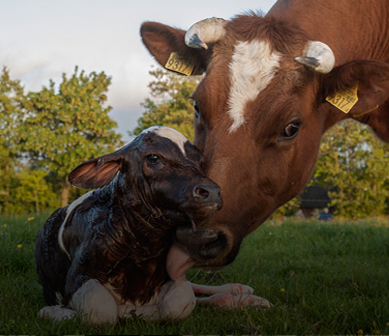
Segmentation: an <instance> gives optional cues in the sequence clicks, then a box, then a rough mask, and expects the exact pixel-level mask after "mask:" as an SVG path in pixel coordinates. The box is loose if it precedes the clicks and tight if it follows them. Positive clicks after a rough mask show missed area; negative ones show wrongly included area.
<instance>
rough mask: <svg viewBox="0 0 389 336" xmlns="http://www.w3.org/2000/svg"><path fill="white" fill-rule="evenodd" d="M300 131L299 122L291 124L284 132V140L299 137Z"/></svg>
mask: <svg viewBox="0 0 389 336" xmlns="http://www.w3.org/2000/svg"><path fill="white" fill-rule="evenodd" d="M299 129H300V123H299V122H293V123H290V124H288V125H287V126H286V127H285V128H284V130H283V131H282V136H283V137H284V138H288V139H292V138H294V137H295V136H296V135H297V133H298V131H299Z"/></svg>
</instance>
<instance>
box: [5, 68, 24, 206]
mask: <svg viewBox="0 0 389 336" xmlns="http://www.w3.org/2000/svg"><path fill="white" fill-rule="evenodd" d="M22 97H23V87H22V86H21V84H20V82H19V81H18V80H11V78H10V76H9V70H8V69H7V68H6V67H4V68H3V71H2V73H1V75H0V201H2V202H4V204H5V207H7V203H8V201H9V200H10V199H11V187H12V185H13V183H14V179H15V169H16V166H17V165H18V162H17V153H18V147H17V143H16V137H17V134H18V132H19V127H20V124H21V121H22V117H23V114H22V109H21V100H22Z"/></svg>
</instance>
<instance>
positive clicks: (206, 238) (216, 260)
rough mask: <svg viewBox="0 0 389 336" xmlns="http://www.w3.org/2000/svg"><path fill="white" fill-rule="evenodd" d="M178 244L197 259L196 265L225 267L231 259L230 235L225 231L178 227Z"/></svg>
mask: <svg viewBox="0 0 389 336" xmlns="http://www.w3.org/2000/svg"><path fill="white" fill-rule="evenodd" d="M176 244H177V246H179V247H180V248H181V249H183V250H184V251H186V253H188V255H189V256H190V257H191V258H192V259H193V260H194V261H195V263H196V267H205V268H207V267H210V268H213V267H223V266H225V265H227V264H229V263H230V262H232V260H233V259H234V258H235V256H234V257H233V258H232V260H230V258H226V256H227V255H228V254H229V252H230V244H229V241H228V236H227V234H226V233H225V232H223V231H214V230H208V229H205V228H202V227H178V228H177V230H176Z"/></svg>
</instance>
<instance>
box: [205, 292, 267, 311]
mask: <svg viewBox="0 0 389 336" xmlns="http://www.w3.org/2000/svg"><path fill="white" fill-rule="evenodd" d="M197 304H199V305H207V306H215V307H218V308H227V309H235V308H242V307H247V306H249V307H259V308H263V309H269V308H271V305H270V303H269V301H267V300H266V299H264V298H261V297H259V296H256V295H250V294H241V295H233V294H224V293H219V294H215V295H212V296H209V297H206V298H197Z"/></svg>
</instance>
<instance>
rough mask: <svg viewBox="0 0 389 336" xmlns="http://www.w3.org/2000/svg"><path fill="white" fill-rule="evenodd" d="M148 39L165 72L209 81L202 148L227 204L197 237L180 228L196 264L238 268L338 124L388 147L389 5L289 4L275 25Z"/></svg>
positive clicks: (239, 25)
mask: <svg viewBox="0 0 389 336" xmlns="http://www.w3.org/2000/svg"><path fill="white" fill-rule="evenodd" d="M140 33H141V38H142V41H143V43H144V45H145V46H146V48H147V49H148V50H149V52H150V53H151V55H152V56H153V57H154V58H155V59H156V61H157V62H159V63H160V64H161V65H162V66H164V67H166V68H167V69H169V70H172V71H176V72H181V73H184V74H186V75H202V74H204V72H205V75H204V77H203V78H202V79H201V82H200V83H199V85H198V87H197V89H196V90H195V92H194V94H193V99H194V125H195V126H194V127H195V141H194V144H195V145H196V146H197V147H198V148H199V149H200V150H201V152H202V153H203V154H204V158H205V162H206V167H205V172H206V174H207V176H209V177H210V178H211V179H212V180H214V181H215V182H216V183H217V184H218V185H219V186H220V187H221V191H222V195H223V204H224V205H223V209H221V210H220V211H218V212H216V213H214V214H213V215H212V216H210V217H209V218H207V219H206V220H205V221H204V222H202V223H198V225H197V229H196V231H194V230H193V229H192V228H191V227H190V226H183V227H179V228H177V230H176V237H175V242H176V243H175V244H176V246H177V248H180V249H181V251H182V253H183V256H186V258H187V259H186V260H187V261H188V260H190V263H189V262H188V263H187V264H188V265H189V264H190V265H191V266H193V267H203V268H206V269H212V268H217V267H223V266H225V265H228V264H229V263H231V262H232V261H233V260H234V259H235V257H236V255H237V253H238V251H239V248H240V245H241V242H242V240H243V238H244V237H246V236H247V235H248V234H250V233H251V232H252V231H254V230H255V229H257V228H258V227H259V226H260V225H261V224H262V223H263V222H264V221H265V220H266V219H267V218H268V217H269V216H270V215H271V214H272V213H273V212H274V211H275V210H276V209H277V208H278V207H279V206H281V205H283V204H284V203H286V202H287V201H289V200H290V199H292V198H293V197H295V196H296V195H298V194H299V192H300V191H301V190H302V189H303V187H304V186H305V185H306V184H307V182H308V181H309V179H310V177H311V176H312V172H313V170H314V167H315V164H316V160H317V157H318V152H319V146H320V141H321V138H322V136H323V134H324V133H325V132H326V131H327V130H328V129H329V128H330V127H331V126H333V125H334V124H336V123H337V122H340V121H342V120H345V119H354V120H357V121H359V122H361V123H363V124H367V125H369V126H370V127H371V129H372V130H373V131H374V132H375V134H376V135H377V136H378V137H379V138H380V139H381V140H383V141H386V142H389V108H388V107H389V102H388V93H389V92H388V91H389V64H388V61H389V2H388V1H384V0H372V1H339V0H326V1H320V0H278V1H277V2H276V3H275V4H274V6H273V7H272V8H271V9H270V11H269V12H268V13H267V14H266V15H261V14H259V13H254V12H248V13H245V14H242V15H238V16H236V17H234V18H232V19H231V20H224V19H220V18H210V19H205V20H202V21H199V22H196V23H195V24H193V25H192V26H191V27H190V28H189V29H188V30H186V31H185V30H182V29H178V28H173V27H170V26H167V25H164V24H161V23H158V22H144V23H143V24H142V26H141V29H140ZM210 236H213V237H214V240H213V242H212V243H211V242H210V241H209V237H210ZM193 237H195V239H193Z"/></svg>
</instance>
